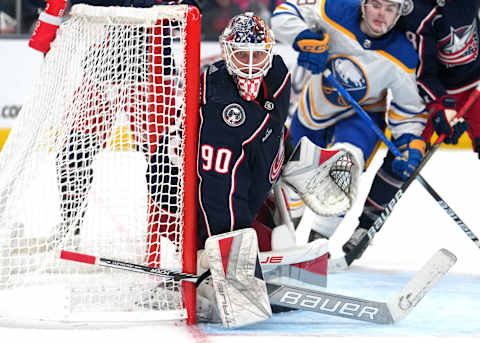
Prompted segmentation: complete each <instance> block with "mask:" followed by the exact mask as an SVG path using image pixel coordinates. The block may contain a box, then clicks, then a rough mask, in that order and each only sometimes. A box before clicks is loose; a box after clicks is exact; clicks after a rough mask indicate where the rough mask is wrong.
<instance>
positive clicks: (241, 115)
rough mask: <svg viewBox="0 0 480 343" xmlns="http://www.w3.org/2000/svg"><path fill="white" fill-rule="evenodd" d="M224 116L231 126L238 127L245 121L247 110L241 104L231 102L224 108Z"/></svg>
mask: <svg viewBox="0 0 480 343" xmlns="http://www.w3.org/2000/svg"><path fill="white" fill-rule="evenodd" d="M222 117H223V120H224V121H225V123H227V125H228V126H231V127H238V126H240V125H242V124H243V123H244V122H245V118H246V116H245V110H244V109H243V107H242V106H241V105H239V104H230V105H228V106H227V107H225V108H224V109H223V112H222Z"/></svg>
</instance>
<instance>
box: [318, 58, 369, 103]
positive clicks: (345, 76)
mask: <svg viewBox="0 0 480 343" xmlns="http://www.w3.org/2000/svg"><path fill="white" fill-rule="evenodd" d="M327 67H328V68H329V69H330V70H331V71H332V74H333V76H334V77H335V80H337V82H338V83H339V84H340V85H341V86H343V88H345V89H346V90H347V91H348V92H349V93H350V95H351V96H352V97H353V98H354V99H355V100H356V101H357V102H360V101H361V100H362V99H363V98H364V97H365V96H366V94H367V93H368V82H367V78H366V75H365V72H364V71H363V70H362V68H361V67H360V65H359V64H358V63H356V62H355V61H354V60H353V59H352V58H350V57H348V56H334V57H333V58H331V59H330V60H329V61H328V63H327ZM322 84H323V87H322V89H323V94H324V96H325V98H326V99H327V100H328V101H329V102H330V103H332V104H333V105H336V106H340V107H347V106H350V105H349V103H348V102H347V101H346V100H345V99H344V98H343V96H342V95H341V94H340V93H339V92H338V90H337V89H335V87H334V86H332V85H330V82H329V81H328V79H327V78H326V77H325V76H323V78H322Z"/></svg>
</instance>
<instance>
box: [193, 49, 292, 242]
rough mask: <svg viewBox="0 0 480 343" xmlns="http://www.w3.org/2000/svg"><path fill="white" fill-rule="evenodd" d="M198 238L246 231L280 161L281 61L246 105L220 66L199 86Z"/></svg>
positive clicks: (284, 97)
mask: <svg viewBox="0 0 480 343" xmlns="http://www.w3.org/2000/svg"><path fill="white" fill-rule="evenodd" d="M201 86H202V87H201V88H202V94H201V111H200V113H201V122H200V138H199V152H198V175H199V194H198V197H199V203H198V212H199V216H198V220H199V227H198V232H199V238H200V243H201V244H202V246H203V244H204V243H205V240H206V239H207V238H208V237H209V236H212V235H216V234H220V233H224V232H228V231H231V230H235V229H241V228H246V227H250V226H251V224H252V222H253V219H254V217H255V215H256V214H257V212H258V211H259V209H260V207H261V206H262V204H263V202H264V201H265V199H266V198H267V196H268V193H269V192H270V191H271V188H272V186H273V184H274V183H275V182H276V181H277V179H278V177H279V175H280V172H281V169H282V166H283V163H284V160H285V146H284V140H285V136H286V128H285V121H286V119H287V116H288V107H289V100H290V74H289V72H288V69H287V67H286V66H285V64H284V62H283V60H282V58H281V57H280V56H274V58H273V64H272V68H271V69H270V71H269V72H268V74H267V75H266V76H265V77H264V79H263V81H262V86H261V88H260V91H259V94H258V96H257V98H256V99H255V100H253V101H245V100H244V99H243V98H241V96H240V95H239V93H238V90H237V86H236V84H235V82H234V81H233V78H232V76H231V75H229V73H228V71H227V69H226V67H225V63H224V62H223V61H220V62H217V63H215V64H213V65H211V66H210V67H209V68H208V69H207V70H206V71H205V72H204V73H203V74H202V80H201Z"/></svg>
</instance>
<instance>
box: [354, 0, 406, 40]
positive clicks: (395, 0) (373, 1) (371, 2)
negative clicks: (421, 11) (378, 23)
mask: <svg viewBox="0 0 480 343" xmlns="http://www.w3.org/2000/svg"><path fill="white" fill-rule="evenodd" d="M383 2H385V3H387V4H388V5H392V4H397V5H398V9H397V10H396V17H395V18H394V20H393V22H392V23H391V24H390V25H389V26H385V27H384V28H383V30H382V31H383V32H382V33H378V32H376V30H374V28H373V27H372V26H371V25H370V23H369V21H368V20H367V18H366V6H372V7H373V8H381V7H382V3H380V1H377V0H361V5H360V7H361V10H362V19H363V20H364V22H365V25H366V27H367V29H368V31H369V32H370V33H371V35H372V36H381V35H384V34H386V33H387V32H389V31H390V30H391V29H392V28H393V27H394V26H395V24H396V23H397V21H398V19H399V18H400V16H405V15H409V14H410V13H411V12H412V11H413V7H414V4H413V0H383ZM389 10H390V9H389V8H388V6H387V9H386V10H385V11H387V12H388V11H389Z"/></svg>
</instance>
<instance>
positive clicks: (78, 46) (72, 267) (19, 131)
mask: <svg viewBox="0 0 480 343" xmlns="http://www.w3.org/2000/svg"><path fill="white" fill-rule="evenodd" d="M198 22H199V16H198V12H197V11H196V9H192V8H190V7H187V6H155V7H153V8H148V9H136V8H120V7H109V8H104V7H91V6H87V5H77V6H74V7H73V8H72V10H71V12H70V18H69V19H68V20H67V21H66V22H65V23H64V24H62V25H61V26H60V28H59V30H58V32H57V37H56V39H55V41H54V42H53V43H52V49H51V50H50V52H49V53H48V54H47V55H46V58H45V60H44V63H43V64H42V67H41V68H42V69H41V71H40V73H39V74H40V78H39V80H38V81H37V82H36V83H35V85H34V91H33V94H31V96H29V98H28V100H27V101H26V103H25V104H24V106H23V107H22V111H21V113H20V115H19V117H18V119H17V120H16V123H15V125H14V127H13V128H12V131H11V133H10V136H9V138H8V140H7V143H6V145H5V147H4V149H3V150H2V152H1V153H0V317H4V318H13V317H29V318H30V317H31V318H33V319H42V320H44V319H46V320H49V319H51V320H62V321H63V320H67V321H68V320H89V321H90V320H95V319H96V318H98V319H99V320H102V321H109V320H117V319H121V320H123V319H124V318H133V320H142V319H145V320H156V319H175V318H186V317H187V311H186V307H185V302H186V297H185V291H184V289H183V288H182V285H181V283H179V282H174V281H171V280H165V279H161V278H158V277H152V276H148V275H144V274H139V273H129V272H125V271H118V270H114V269H109V268H105V267H98V266H93V265H86V264H85V265H82V264H80V263H78V262H71V261H64V260H60V259H59V252H60V251H61V250H71V251H78V252H81V253H86V254H91V255H96V256H102V257H108V258H115V259H117V260H123V261H127V262H132V263H137V264H145V265H149V266H154V267H161V268H169V269H173V270H182V269H183V270H185V263H186V261H185V259H190V257H191V256H193V255H194V253H195V252H194V250H193V248H192V247H193V244H191V243H190V242H186V241H185V239H184V237H185V231H186V230H187V228H188V230H192V228H191V227H190V226H191V222H192V220H190V219H187V218H190V217H189V216H188V215H189V212H191V211H195V208H193V209H191V210H190V211H189V210H188V206H190V205H189V202H188V200H187V201H186V199H191V198H192V196H191V190H190V189H189V188H188V186H189V185H192V184H195V178H194V177H193V179H192V173H191V172H189V169H188V168H190V167H189V165H188V164H189V163H191V160H192V159H195V153H196V146H195V144H196V143H195V142H196V141H195V139H194V138H192V136H196V129H195V124H194V123H195V122H196V118H195V117H196V115H197V112H196V107H198V106H197V105H196V103H195V101H196V99H198V94H199V93H198V88H197V86H196V84H197V83H198V76H197V77H196V78H195V75H196V74H198V69H196V68H198V64H199V62H198V61H196V56H197V55H198V51H197V50H198V48H199V43H200V42H199V41H200V40H199V39H197V38H196V37H197V31H198V32H199V24H198ZM198 37H199V34H198ZM192 38H193V41H194V43H195V44H192V43H188V44H187V42H191V39H192ZM189 39H190V40H189ZM195 40H196V42H195ZM191 65H193V67H191ZM195 65H197V67H195ZM190 68H192V69H190ZM190 77H193V80H192V79H191V78H190ZM189 78H190V79H189ZM192 85H193V86H192ZM192 98H193V99H192ZM192 104H193V106H192ZM190 117H192V118H191V119H190ZM187 118H188V120H187ZM191 124H192V125H191ZM188 130H192V131H191V132H192V133H194V134H189V131H188ZM192 154H193V155H192ZM189 220H190V222H188V223H186V221H189ZM190 237H192V235H191V234H190ZM186 243H188V244H187V245H186ZM188 272H194V271H193V270H189V271H188ZM189 315H191V313H189Z"/></svg>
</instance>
